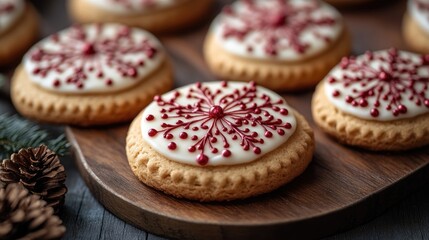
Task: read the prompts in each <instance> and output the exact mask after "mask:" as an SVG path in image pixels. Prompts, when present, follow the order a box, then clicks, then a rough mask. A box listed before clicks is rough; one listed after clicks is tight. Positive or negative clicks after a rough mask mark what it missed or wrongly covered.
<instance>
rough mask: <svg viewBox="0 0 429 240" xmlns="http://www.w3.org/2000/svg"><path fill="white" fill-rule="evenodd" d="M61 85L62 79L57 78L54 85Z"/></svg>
mask: <svg viewBox="0 0 429 240" xmlns="http://www.w3.org/2000/svg"><path fill="white" fill-rule="evenodd" d="M60 85H61V82H60V80H58V79H56V80H55V81H54V87H59V86H60Z"/></svg>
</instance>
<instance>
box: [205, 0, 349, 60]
mask: <svg viewBox="0 0 429 240" xmlns="http://www.w3.org/2000/svg"><path fill="white" fill-rule="evenodd" d="M254 2H255V4H256V6H259V7H263V8H266V9H268V15H264V14H259V15H258V13H257V12H256V11H254V10H249V9H248V8H247V7H246V4H245V2H244V1H236V2H234V3H233V4H232V5H231V9H233V11H234V12H236V13H237V15H241V14H246V15H248V16H250V18H251V19H252V21H255V22H259V23H262V24H265V25H267V22H269V19H270V18H273V17H274V16H275V15H276V14H278V13H279V11H280V9H279V7H278V4H279V3H278V1H265V0H255V1H254ZM285 2H286V3H288V4H290V6H292V7H294V8H299V9H302V8H304V7H305V6H309V5H313V4H317V3H320V4H321V5H320V7H318V8H316V10H314V11H311V12H309V13H305V12H303V11H299V12H298V14H294V15H293V16H290V15H289V16H288V15H287V14H286V17H291V19H292V20H291V21H290V22H289V23H286V24H285V25H283V26H282V27H277V28H270V27H267V26H265V27H264V28H257V29H256V28H255V27H252V30H251V31H250V32H249V33H248V34H247V35H246V36H245V37H244V38H243V39H242V40H239V39H238V38H236V37H224V34H225V31H226V29H227V28H229V26H233V27H234V28H236V29H243V27H244V26H245V24H244V21H242V20H241V19H240V18H239V17H237V16H232V15H231V14H227V13H226V11H225V10H224V11H223V12H222V13H221V14H220V15H219V16H218V17H217V18H216V19H215V20H214V22H213V24H212V27H211V31H212V32H213V33H214V35H215V39H216V42H217V44H219V45H220V46H221V47H222V48H223V49H225V50H226V51H227V52H229V53H232V54H234V55H238V56H241V57H245V58H255V59H263V60H268V59H271V60H280V61H300V60H303V59H306V58H309V57H311V56H314V55H317V54H319V53H321V52H323V51H324V50H326V49H327V48H329V47H330V46H332V44H333V43H335V41H336V40H337V39H338V38H339V37H340V35H341V33H342V29H343V22H342V18H341V15H340V13H339V12H338V11H337V10H336V9H334V8H333V7H332V6H330V5H328V4H326V3H323V2H319V1H314V0H311V1H302V0H285ZM276 11H277V13H276ZM279 14H280V13H279ZM322 17H329V18H332V19H334V20H335V22H334V23H333V24H332V25H323V26H309V27H306V28H304V30H303V31H301V32H300V33H299V34H298V36H297V38H298V39H299V41H301V42H302V43H305V44H308V48H307V49H306V50H305V52H303V53H300V52H297V51H296V50H295V49H294V48H293V47H291V45H290V43H291V41H290V38H288V37H284V36H285V35H282V36H280V39H281V40H280V41H279V45H281V47H279V48H278V51H277V54H276V55H275V56H273V55H270V54H267V52H266V51H265V47H266V43H267V39H264V37H266V36H268V35H269V34H267V32H270V33H271V34H280V35H281V32H283V33H284V34H286V35H287V34H288V33H287V32H288V31H290V29H291V26H294V25H296V23H299V22H308V20H309V19H310V20H320V19H321V18H322ZM258 19H259V20H258ZM262 29H263V30H262ZM315 32H317V33H320V34H323V35H324V36H326V37H328V38H329V39H330V40H329V41H326V40H324V39H321V38H318V37H316V35H315V34H314V33H315ZM249 47H250V48H251V49H252V50H251V51H249Z"/></svg>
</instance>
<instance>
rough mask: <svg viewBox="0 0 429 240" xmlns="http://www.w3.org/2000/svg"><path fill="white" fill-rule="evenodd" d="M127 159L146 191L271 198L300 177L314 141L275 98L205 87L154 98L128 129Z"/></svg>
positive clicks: (242, 88)
mask: <svg viewBox="0 0 429 240" xmlns="http://www.w3.org/2000/svg"><path fill="white" fill-rule="evenodd" d="M126 152H127V157H128V161H129V164H130V166H131V169H132V171H133V172H134V174H135V175H136V176H137V177H138V179H139V180H140V181H142V182H143V183H144V184H146V185H148V186H150V187H153V188H155V189H158V190H160V191H163V192H165V193H167V194H171V195H173V196H176V197H179V198H187V199H192V200H198V201H227V200H234V199H242V198H247V197H251V196H255V195H258V194H262V193H267V192H270V191H273V190H274V189H277V188H279V187H280V186H282V185H284V184H286V183H288V182H290V181H291V180H293V179H294V178H295V177H297V176H298V175H300V174H301V173H302V172H303V171H304V170H305V168H306V167H307V166H308V164H309V163H310V161H311V159H312V156H313V152H314V138H313V131H312V129H311V128H310V126H309V124H308V123H307V121H306V120H305V119H304V117H302V116H301V115H300V114H299V113H298V112H296V111H295V110H293V109H292V108H291V107H290V106H289V105H287V103H286V102H285V100H284V99H283V98H282V97H281V96H279V95H277V94H276V93H274V92H272V91H270V90H268V89H266V88H263V87H259V86H256V85H255V84H254V83H253V82H252V83H243V82H208V83H196V84H191V85H188V86H184V87H181V88H178V89H176V90H173V91H171V92H169V93H166V94H164V95H162V96H158V97H156V98H155V99H154V101H153V102H152V103H151V104H149V105H148V106H147V107H146V108H145V109H144V110H143V111H142V112H141V113H140V114H139V115H138V117H137V118H136V119H135V120H134V121H133V122H132V124H131V126H130V129H129V131H128V135H127V141H126Z"/></svg>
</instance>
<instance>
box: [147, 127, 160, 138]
mask: <svg viewBox="0 0 429 240" xmlns="http://www.w3.org/2000/svg"><path fill="white" fill-rule="evenodd" d="M157 133H158V131H156V130H155V129H153V128H151V129H150V130H149V132H148V135H149V136H150V137H154V136H155V135H156V134H157Z"/></svg>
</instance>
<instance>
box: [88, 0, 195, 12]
mask: <svg viewBox="0 0 429 240" xmlns="http://www.w3.org/2000/svg"><path fill="white" fill-rule="evenodd" d="M86 1H88V2H89V3H91V4H92V5H95V6H97V7H99V8H101V9H104V10H106V11H110V12H113V13H116V14H124V15H126V14H136V13H143V12H149V11H152V10H154V9H160V8H167V7H171V6H174V5H176V4H178V3H179V2H183V1H185V0H86ZM199 1H200V0H199Z"/></svg>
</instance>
